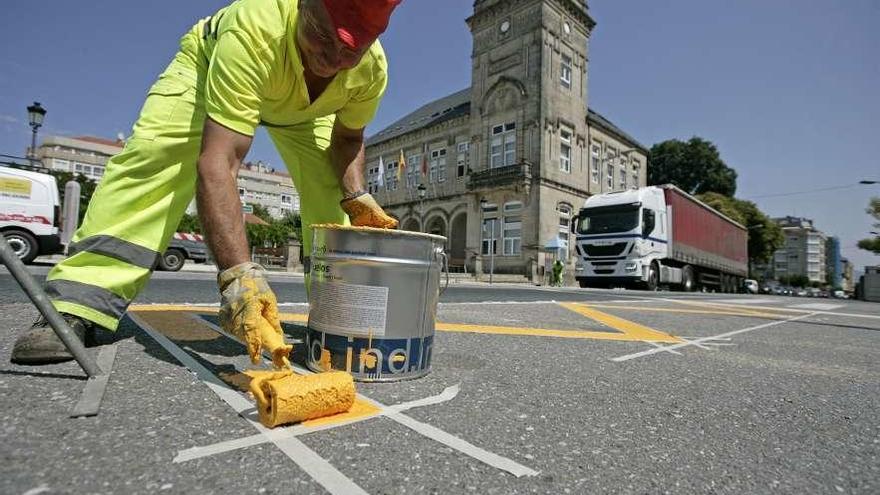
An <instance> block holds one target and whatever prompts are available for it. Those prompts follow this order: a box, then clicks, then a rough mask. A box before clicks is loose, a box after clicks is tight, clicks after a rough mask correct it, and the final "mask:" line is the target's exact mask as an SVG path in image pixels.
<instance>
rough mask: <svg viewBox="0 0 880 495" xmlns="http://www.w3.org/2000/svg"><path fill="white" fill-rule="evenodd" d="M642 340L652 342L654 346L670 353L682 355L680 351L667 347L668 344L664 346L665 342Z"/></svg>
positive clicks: (647, 342)
mask: <svg viewBox="0 0 880 495" xmlns="http://www.w3.org/2000/svg"><path fill="white" fill-rule="evenodd" d="M679 338H681V337H679ZM642 342H644V343H646V344H651V345H652V346H654V347H656V348H658V349H660V350H661V351H663V352H668V353H670V354H676V355H679V356H681V353H680V352H678V351H676V350H675V349H667V348H666V346H664V345H663V344H661V343H659V342H652V341H650V340H643V341H642Z"/></svg>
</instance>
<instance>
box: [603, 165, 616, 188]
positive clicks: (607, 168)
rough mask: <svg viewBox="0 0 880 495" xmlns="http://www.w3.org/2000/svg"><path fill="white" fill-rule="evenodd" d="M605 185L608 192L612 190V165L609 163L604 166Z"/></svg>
mask: <svg viewBox="0 0 880 495" xmlns="http://www.w3.org/2000/svg"><path fill="white" fill-rule="evenodd" d="M605 185H606V186H608V190H609V191H610V190H612V189H614V165H612V164H611V163H608V164H607V165H605Z"/></svg>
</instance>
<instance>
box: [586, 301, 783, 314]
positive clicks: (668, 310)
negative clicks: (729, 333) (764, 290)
mask: <svg viewBox="0 0 880 495" xmlns="http://www.w3.org/2000/svg"><path fill="white" fill-rule="evenodd" d="M583 304H584V305H585V306H589V307H591V308H601V309H622V310H626V311H651V312H657V313H682V314H695V315H722V316H746V317H751V316H762V317H765V318H784V315H775V314H772V313H758V312H753V311H748V312H742V311H733V310H727V309H726V308H725V310H724V311H711V310H709V309H674V308H652V307H648V306H622V305H621V306H617V305H612V304H592V303H583Z"/></svg>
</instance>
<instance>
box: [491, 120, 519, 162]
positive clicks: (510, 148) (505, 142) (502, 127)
mask: <svg viewBox="0 0 880 495" xmlns="http://www.w3.org/2000/svg"><path fill="white" fill-rule="evenodd" d="M514 163H516V123H515V122H508V123H506V124H499V125H496V126H493V127H492V143H491V146H490V147H489V168H497V167H504V166H507V165H513V164H514Z"/></svg>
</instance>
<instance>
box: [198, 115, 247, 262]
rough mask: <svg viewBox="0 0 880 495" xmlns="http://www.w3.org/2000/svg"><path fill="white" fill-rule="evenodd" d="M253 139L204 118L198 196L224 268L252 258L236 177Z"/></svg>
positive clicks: (208, 233) (204, 224) (202, 216)
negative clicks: (249, 251)
mask: <svg viewBox="0 0 880 495" xmlns="http://www.w3.org/2000/svg"><path fill="white" fill-rule="evenodd" d="M252 141H253V138H251V137H250V136H246V135H244V134H239V133H237V132H235V131H232V130H230V129H228V128H226V127H223V126H222V125H220V124H218V123H216V122H214V121H213V120H211V119H210V118H208V119H205V128H204V132H203V134H202V151H201V153H200V154H199V161H198V177H199V179H198V184H197V189H196V191H197V192H196V199H197V202H198V206H199V218H200V219H201V221H202V227H203V228H204V229H205V233H206V238H207V241H208V247H210V248H211V253H212V254H213V255H214V259H215V260H216V262H217V267H218V268H219V269H220V270H221V271H222V270H224V269H226V268H229V267H232V266H235V265H238V264H239V263H245V262H248V261H250V256H249V253H248V245H247V237H246V236H245V229H244V221H243V219H242V215H241V199H240V198H239V196H238V183H237V182H236V177H237V175H238V169H239V167H240V166H241V162H242V160H244V157H245V155H247V152H248V150H249V149H250V147H251V142H252Z"/></svg>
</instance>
